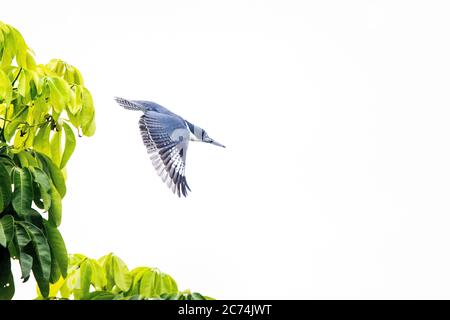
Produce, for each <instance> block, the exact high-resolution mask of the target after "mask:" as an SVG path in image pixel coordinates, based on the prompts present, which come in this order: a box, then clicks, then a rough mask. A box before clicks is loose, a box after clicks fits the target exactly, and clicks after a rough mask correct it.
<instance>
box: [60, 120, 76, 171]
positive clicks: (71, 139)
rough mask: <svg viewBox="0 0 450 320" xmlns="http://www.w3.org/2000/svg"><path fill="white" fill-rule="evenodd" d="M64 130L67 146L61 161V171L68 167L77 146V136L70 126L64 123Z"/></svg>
mask: <svg viewBox="0 0 450 320" xmlns="http://www.w3.org/2000/svg"><path fill="white" fill-rule="evenodd" d="M63 128H64V133H65V146H64V153H63V155H62V159H61V164H60V165H59V167H60V168H61V169H62V168H64V167H65V166H66V164H67V161H69V159H70V156H71V155H72V153H73V151H74V150H75V146H76V139H75V135H74V133H73V131H72V129H71V128H70V126H69V125H68V124H67V123H64V124H63Z"/></svg>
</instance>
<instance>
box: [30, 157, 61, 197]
mask: <svg viewBox="0 0 450 320" xmlns="http://www.w3.org/2000/svg"><path fill="white" fill-rule="evenodd" d="M37 157H38V158H39V160H40V161H41V163H42V164H43V165H44V166H45V169H46V171H47V173H49V175H50V176H51V178H52V181H53V184H54V185H55V187H56V190H58V192H59V194H60V195H61V198H63V197H64V195H65V194H66V182H65V181H64V176H63V174H62V172H61V170H60V169H59V168H58V167H57V166H56V165H55V164H54V163H53V161H52V160H51V159H50V158H49V157H47V156H46V155H44V154H42V153H37Z"/></svg>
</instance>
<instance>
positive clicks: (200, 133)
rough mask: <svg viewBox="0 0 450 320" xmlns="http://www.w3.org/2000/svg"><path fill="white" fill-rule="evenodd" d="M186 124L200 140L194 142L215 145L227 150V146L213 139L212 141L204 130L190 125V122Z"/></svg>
mask: <svg viewBox="0 0 450 320" xmlns="http://www.w3.org/2000/svg"><path fill="white" fill-rule="evenodd" d="M186 123H187V125H188V128H189V131H190V132H191V133H192V134H193V135H194V136H195V137H196V138H197V139H198V140H194V141H201V142H205V143H211V144H213V145H216V146H219V147H222V148H225V146H224V145H223V144H220V143H218V142H217V141H214V140H213V139H211V138H210V137H209V136H208V134H207V133H206V131H205V130H204V129H202V128H200V127H198V126H196V125H194V124H192V123H190V122H189V121H186Z"/></svg>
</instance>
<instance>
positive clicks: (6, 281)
mask: <svg viewBox="0 0 450 320" xmlns="http://www.w3.org/2000/svg"><path fill="white" fill-rule="evenodd" d="M13 296H14V278H13V275H12V272H11V258H10V256H9V251H8V249H6V248H3V247H1V246H0V300H10V299H11V298H12V297H13Z"/></svg>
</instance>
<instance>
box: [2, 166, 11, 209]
mask: <svg viewBox="0 0 450 320" xmlns="http://www.w3.org/2000/svg"><path fill="white" fill-rule="evenodd" d="M10 201H11V179H10V174H9V173H8V170H7V169H6V168H5V166H4V165H3V163H0V212H3V210H4V209H5V208H6V207H7V206H8V204H9V202H10Z"/></svg>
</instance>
